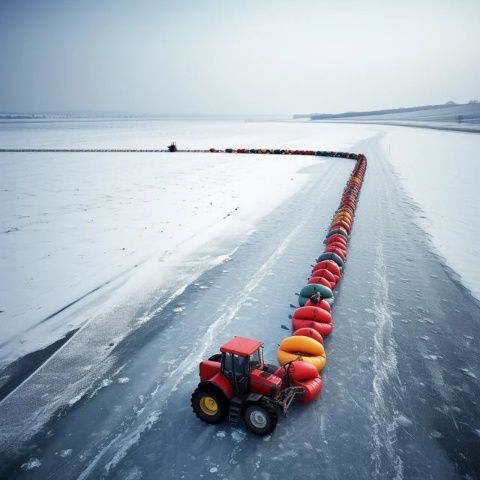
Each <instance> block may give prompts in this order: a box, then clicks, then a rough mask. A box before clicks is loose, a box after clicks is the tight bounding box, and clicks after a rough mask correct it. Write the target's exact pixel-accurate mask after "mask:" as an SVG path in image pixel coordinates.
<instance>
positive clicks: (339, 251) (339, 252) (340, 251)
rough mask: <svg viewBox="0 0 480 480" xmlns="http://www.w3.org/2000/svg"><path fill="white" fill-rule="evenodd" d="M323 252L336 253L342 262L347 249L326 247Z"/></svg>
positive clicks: (345, 257) (345, 256)
mask: <svg viewBox="0 0 480 480" xmlns="http://www.w3.org/2000/svg"><path fill="white" fill-rule="evenodd" d="M323 253H335V254H337V255H338V256H339V257H340V258H341V259H342V260H343V261H344V262H345V260H346V259H347V251H346V250H343V249H340V248H335V247H331V248H326V249H325V250H324V252H323Z"/></svg>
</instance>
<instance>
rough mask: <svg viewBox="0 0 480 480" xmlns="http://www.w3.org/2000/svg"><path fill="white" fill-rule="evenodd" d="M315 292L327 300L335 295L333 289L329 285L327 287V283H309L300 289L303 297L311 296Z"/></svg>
mask: <svg viewBox="0 0 480 480" xmlns="http://www.w3.org/2000/svg"><path fill="white" fill-rule="evenodd" d="M315 293H319V294H320V295H321V296H322V298H324V299H325V300H326V299H327V298H330V297H333V293H332V291H331V290H330V289H329V288H328V287H326V286H325V285H321V284H320V283H309V284H308V285H305V286H304V287H303V288H302V289H301V290H300V295H301V296H302V297H307V298H310V297H311V296H312V295H314V294H315Z"/></svg>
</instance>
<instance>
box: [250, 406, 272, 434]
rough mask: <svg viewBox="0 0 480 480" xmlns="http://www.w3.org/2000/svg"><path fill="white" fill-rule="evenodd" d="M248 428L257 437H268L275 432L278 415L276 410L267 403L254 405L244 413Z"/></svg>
mask: <svg viewBox="0 0 480 480" xmlns="http://www.w3.org/2000/svg"><path fill="white" fill-rule="evenodd" d="M243 419H244V420H245V424H246V426H247V428H248V429H249V430H250V431H251V432H253V433H254V434H255V435H262V436H263V435H268V434H270V433H272V432H273V431H274V430H275V427H276V426H277V422H278V413H277V410H276V409H275V408H273V407H272V406H270V405H268V404H267V403H265V402H259V403H252V404H250V405H248V406H247V408H246V409H245V411H244V413H243Z"/></svg>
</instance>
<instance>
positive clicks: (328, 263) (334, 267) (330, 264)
mask: <svg viewBox="0 0 480 480" xmlns="http://www.w3.org/2000/svg"><path fill="white" fill-rule="evenodd" d="M322 268H325V269H326V270H328V271H329V272H332V273H333V274H334V275H338V276H339V277H340V276H341V271H340V267H339V266H338V264H337V263H335V262H334V261H333V260H330V259H327V260H322V261H320V262H317V263H316V264H315V265H314V266H313V270H312V275H313V273H315V272H316V271H318V270H320V269H322Z"/></svg>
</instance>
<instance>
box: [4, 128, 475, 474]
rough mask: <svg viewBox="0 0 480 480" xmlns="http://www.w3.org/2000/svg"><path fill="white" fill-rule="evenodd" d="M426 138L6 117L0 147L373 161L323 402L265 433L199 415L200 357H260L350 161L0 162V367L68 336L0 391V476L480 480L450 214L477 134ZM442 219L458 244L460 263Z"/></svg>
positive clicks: (470, 242)
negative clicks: (257, 349) (317, 153)
mask: <svg viewBox="0 0 480 480" xmlns="http://www.w3.org/2000/svg"><path fill="white" fill-rule="evenodd" d="M422 133H423V131H419V130H413V129H407V128H405V129H402V128H396V127H382V126H363V125H340V124H336V125H326V124H297V123H294V124H289V123H240V122H233V121H232V122H187V121H184V122H158V121H156V122H155V121H145V122H140V121H135V122H110V123H102V122H98V121H97V122H53V123H41V124H35V123H33V124H23V123H21V124H2V126H1V127H0V145H1V146H2V147H3V148H8V147H10V148H21V147H30V148H42V147H43V148H48V147H50V148H53V147H58V148H61V147H64V148H67V147H68V148H76V147H77V148H81V147H105V148H106V147H112V148H122V147H125V148H128V147H130V148H132V147H138V148H158V147H164V146H165V145H167V144H168V143H170V141H171V140H176V141H177V143H178V144H179V145H180V146H181V147H185V148H208V147H211V146H215V147H218V148H226V147H242V146H245V147H262V146H265V147H279V148H312V149H322V150H323V149H326V150H344V151H345V150H346V151H353V152H363V153H365V154H366V155H367V157H368V160H369V167H368V170H367V174H366V181H365V184H364V188H363V189H362V194H361V197H360V203H359V208H358V209H357V217H356V222H355V227H354V230H353V235H352V238H351V243H350V254H349V261H348V264H347V268H346V271H345V276H344V279H343V281H342V282H341V284H340V285H339V291H338V293H337V295H336V300H337V301H336V304H335V307H334V320H335V331H334V334H333V335H332V337H331V338H329V340H328V341H327V347H326V348H327V355H328V367H327V369H326V370H325V373H324V375H323V377H324V380H325V387H324V390H323V392H322V395H321V397H320V398H319V400H318V401H317V402H315V403H314V404H312V405H309V406H305V407H297V408H294V409H292V411H291V412H290V413H289V415H288V418H286V419H282V420H281V421H280V422H279V426H278V428H277V430H276V431H275V433H274V434H273V435H272V436H270V437H267V438H264V439H259V438H256V437H252V436H251V435H249V434H248V433H247V432H246V431H245V430H244V429H243V428H238V427H232V426H230V425H227V424H225V425H221V426H219V427H212V426H205V425H203V424H201V423H200V422H199V421H198V420H197V419H196V417H195V416H194V415H193V414H192V412H191V409H190V394H191V392H192V391H193V389H194V388H195V385H196V383H197V382H198V378H197V364H198V362H199V360H200V359H202V358H205V357H207V356H209V355H211V354H213V353H216V351H217V350H218V346H219V345H220V344H221V343H222V342H223V341H224V340H225V339H227V338H229V337H230V336H232V335H244V336H251V337H253V338H259V339H261V340H263V341H265V353H266V357H267V359H269V360H270V361H272V360H274V358H275V351H276V347H277V345H278V343H279V342H280V341H281V339H282V338H283V337H285V336H286V334H287V332H286V330H285V329H284V328H282V325H284V326H285V325H286V326H288V325H289V320H288V315H289V314H290V313H291V312H292V309H291V307H290V306H289V304H290V303H294V302H295V299H296V297H295V292H298V291H299V289H300V288H301V287H302V286H303V284H304V283H305V279H306V277H307V276H308V274H309V265H310V264H311V262H312V260H313V258H314V257H315V255H317V254H318V253H319V252H320V251H321V249H322V243H321V242H322V240H323V237H324V235H325V229H326V227H327V225H328V222H329V219H330V217H331V215H332V214H333V212H334V210H335V208H336V206H337V205H338V201H339V198H340V196H341V192H342V189H343V187H344V185H345V182H346V180H347V178H348V175H349V174H350V172H351V169H352V168H353V162H352V161H349V160H342V159H324V158H322V159H318V158H314V157H293V156H288V157H276V156H242V155H208V154H207V155H196V154H195V155H180V154H178V155H177V154H175V155H171V154H158V155H154V156H152V155H150V156H149V155H146V154H145V155H143V154H142V155H139V154H122V155H113V154H63V155H62V154H28V155H27V154H5V153H3V154H0V169H1V170H0V177H1V179H2V180H1V184H2V185H1V189H0V191H1V192H0V193H1V195H2V203H1V205H2V207H1V208H2V232H1V235H0V241H1V242H2V244H1V252H2V253H1V262H2V264H1V271H2V272H3V273H2V275H5V273H7V275H8V276H7V275H6V279H7V280H9V279H10V280H11V279H15V281H14V282H13V281H8V282H5V281H3V279H2V286H1V289H2V290H1V302H2V307H1V308H0V309H1V310H3V313H1V314H0V315H1V317H2V321H3V324H2V325H3V326H5V330H3V329H2V334H1V335H2V337H1V347H0V358H1V359H3V361H4V364H5V365H6V364H8V362H10V361H11V360H12V359H14V358H18V357H21V356H22V355H25V354H27V353H29V352H33V351H35V350H36V349H38V348H41V347H46V346H48V345H49V344H51V343H52V342H53V341H55V340H59V339H60V338H61V337H62V336H63V335H65V333H67V332H71V331H72V330H74V331H75V334H74V335H73V336H72V337H71V338H70V340H69V341H68V342H67V343H65V344H64V345H63V346H62V347H61V348H58V349H57V348H54V349H52V350H51V351H48V352H47V353H45V354H44V355H43V356H41V358H40V359H38V358H32V359H31V361H30V364H31V366H32V365H33V366H34V367H40V368H39V369H38V370H37V371H36V372H34V373H33V374H32V375H31V376H30V377H29V378H27V379H26V380H25V381H24V383H22V384H21V385H19V386H18V387H16V389H13V388H12V389H11V390H12V391H11V392H10V393H9V394H8V395H7V396H6V397H4V399H3V401H1V403H0V432H1V436H0V446H1V448H0V451H1V452H2V453H1V454H0V465H1V467H0V476H1V475H3V476H5V475H6V476H7V477H8V478H42V479H44V478H57V477H58V475H59V472H61V475H62V476H63V477H64V478H84V479H86V478H92V479H93V478H129V479H140V478H145V479H154V478H159V476H160V477H161V478H162V479H163V478H165V479H174V478H187V479H188V478H200V477H203V478H238V479H241V478H258V479H273V478H278V477H279V476H280V475H283V474H284V473H285V472H288V473H289V475H290V476H291V477H292V478H295V476H296V475H300V474H301V475H302V478H318V475H319V472H322V473H323V474H324V475H325V478H339V479H344V478H352V479H353V478H378V479H382V478H422V479H423V478H432V479H433V478H435V479H443V478H445V479H447V478H448V479H450V478H475V477H478V476H479V475H480V471H479V466H478V463H477V458H478V444H479V436H480V433H479V432H480V424H479V423H478V422H479V420H478V419H479V418H480V409H479V406H478V403H477V402H478V400H477V399H478V398H480V388H479V385H478V376H479V375H480V371H479V367H478V365H479V363H478V359H479V346H478V338H479V334H480V326H479V318H480V308H479V304H478V301H477V300H476V299H475V298H474V297H473V296H472V295H471V294H470V292H469V290H468V289H470V290H471V291H472V292H473V294H474V295H478V291H479V288H480V287H479V285H480V282H479V277H478V270H475V265H478V261H476V259H477V258H478V255H477V253H478V252H477V253H476V250H475V248H476V243H475V240H476V237H475V235H476V234H477V233H478V232H479V231H480V230H479V228H478V225H479V224H478V222H479V221H480V220H479V219H478V217H475V215H473V214H472V215H471V216H470V217H468V220H467V222H466V223H467V224H465V223H463V222H465V220H464V218H465V217H463V216H461V215H459V214H458V212H459V210H461V205H464V203H465V202H469V204H470V207H471V208H473V207H472V206H473V205H478V204H479V203H480V201H479V197H478V191H477V192H476V191H475V190H474V188H472V186H473V182H472V181H471V179H472V178H473V177H474V175H475V174H476V172H477V170H475V168H476V164H475V163H474V161H473V158H474V156H473V154H474V151H477V150H478V147H479V146H480V145H479V140H478V139H479V138H480V137H478V136H476V135H467V134H459V133H452V134H450V133H448V132H447V133H445V132H437V131H431V132H430V131H429V132H428V136H425V135H422ZM427 147H428V148H427ZM451 154H455V163H452V161H451ZM439 164H440V165H441V171H442V173H445V174H446V175H439V174H438V172H436V171H435V168H437V167H438V166H439ZM452 176H454V178H455V179H456V181H455V182H449V181H448V178H451V177H452ZM477 178H478V175H477ZM77 189H78V190H77ZM438 191H440V192H442V193H443V194H442V195H440V194H439V195H437V194H436V193H435V192H438ZM76 192H77V194H76ZM445 198H448V199H449V201H446V200H445ZM449 205H451V206H452V208H448V206H449ZM237 207H239V208H238V209H236V208H237ZM439 210H440V211H441V214H439ZM45 213H46V215H45ZM22 215H28V218H23V217H22ZM422 217H424V218H422ZM447 226H448V228H447ZM145 227H147V228H145ZM446 230H448V232H450V231H451V230H454V231H456V232H462V240H461V243H462V249H461V253H460V254H458V255H457V254H456V253H458V251H457V250H456V249H455V248H452V246H453V245H458V237H456V236H451V235H450V233H449V234H446V233H445V231H446ZM426 232H428V234H429V235H426ZM15 236H16V237H15ZM123 248H125V250H123ZM438 253H440V255H441V257H443V258H441V257H439V256H438ZM52 257H53V258H52ZM455 272H456V273H455ZM462 283H464V284H465V285H467V287H468V289H467V288H465V287H464V285H463V284H462ZM97 287H100V288H98V290H95V289H96V288H97ZM92 290H95V291H94V292H92V293H90V294H89V292H91V291H92ZM82 297H83V298H82ZM76 299H79V301H78V302H77V303H75V304H74V305H72V306H71V307H69V308H66V309H65V310H63V311H62V312H60V313H58V314H57V315H54V316H53V317H51V318H48V317H49V316H50V315H52V314H53V313H55V312H56V311H58V310H60V309H62V308H63V307H65V306H67V305H68V304H69V303H71V302H72V301H73V300H76ZM77 329H79V330H78V331H77ZM32 355H33V354H32ZM20 362H21V361H20ZM35 362H37V363H35ZM8 372H10V373H8ZM12 372H13V373H12ZM15 372H16V370H15V369H11V370H7V375H4V377H3V379H2V381H3V382H4V384H8V382H12V381H13V380H14V378H13V379H12V378H5V377H6V376H8V374H9V375H10V377H15ZM17 374H18V373H17ZM11 385H14V383H13V384H11Z"/></svg>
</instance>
